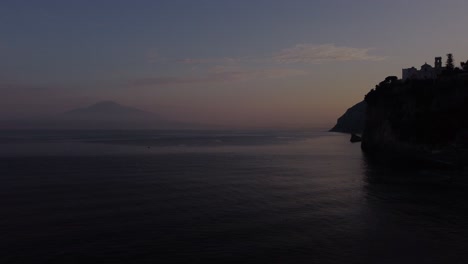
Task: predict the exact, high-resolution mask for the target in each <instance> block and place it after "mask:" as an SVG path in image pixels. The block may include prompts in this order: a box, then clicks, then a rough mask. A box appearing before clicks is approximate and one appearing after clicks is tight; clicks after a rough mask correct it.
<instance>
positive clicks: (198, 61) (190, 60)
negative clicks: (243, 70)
mask: <svg viewBox="0 0 468 264" xmlns="http://www.w3.org/2000/svg"><path fill="white" fill-rule="evenodd" d="M241 60H242V59H241V58H231V57H223V58H185V59H179V60H176V62H178V63H182V64H209V63H223V64H230V63H236V62H240V61H241Z"/></svg>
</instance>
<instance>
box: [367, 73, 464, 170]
mask: <svg viewBox="0 0 468 264" xmlns="http://www.w3.org/2000/svg"><path fill="white" fill-rule="evenodd" d="M364 101H365V102H366V103H367V111H366V115H365V119H366V121H365V127H364V132H363V137H362V143H361V147H362V149H363V150H364V151H365V152H367V153H373V154H385V155H391V156H399V157H412V158H418V159H419V158H420V159H437V160H447V161H450V162H452V161H454V160H456V159H459V158H460V157H461V156H460V153H462V152H464V150H465V149H466V148H467V147H468V76H467V73H459V74H451V75H445V76H441V77H439V78H437V79H434V80H407V81H405V82H403V81H401V80H398V79H397V78H396V77H387V78H386V79H385V80H384V81H383V82H381V83H380V84H379V85H377V86H376V87H375V89H372V90H371V91H370V92H369V93H368V94H367V95H366V96H365V100H364Z"/></svg>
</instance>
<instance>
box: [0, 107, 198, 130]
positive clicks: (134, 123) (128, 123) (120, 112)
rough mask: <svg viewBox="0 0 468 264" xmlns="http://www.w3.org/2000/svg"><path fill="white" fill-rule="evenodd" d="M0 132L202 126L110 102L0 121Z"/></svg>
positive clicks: (188, 127)
mask: <svg viewBox="0 0 468 264" xmlns="http://www.w3.org/2000/svg"><path fill="white" fill-rule="evenodd" d="M0 128H3V129H201V128H207V127H206V126H205V127H204V126H202V125H198V124H189V123H182V122H177V121H172V120H167V119H164V118H161V117H159V116H158V115H156V114H154V113H151V112H147V111H143V110H140V109H137V108H133V107H129V106H124V105H121V104H118V103H116V102H113V101H102V102H98V103H95V104H93V105H90V106H87V107H83V108H77V109H73V110H70V111H67V112H64V113H61V114H58V115H55V116H48V117H43V118H34V119H21V120H9V121H3V122H0Z"/></svg>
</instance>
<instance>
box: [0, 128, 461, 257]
mask: <svg viewBox="0 0 468 264" xmlns="http://www.w3.org/2000/svg"><path fill="white" fill-rule="evenodd" d="M348 140H349V138H348V136H346V135H342V134H334V133H331V134H330V133H325V132H321V131H306V132H275V131H262V132H258V131H257V132H246V131H244V132H227V131H221V132H220V131H218V132H210V133H206V132H205V133H200V132H194V131H192V132H187V131H185V132H183V131H172V132H162V131H99V132H98V131H61V132H60V131H42V132H37V131H36V132H18V131H10V132H6V131H4V132H1V133H0V145H1V148H0V175H1V180H2V184H1V185H0V195H1V201H2V210H3V212H2V215H3V217H2V219H1V221H0V233H1V234H2V240H1V242H0V244H1V247H2V251H3V253H2V254H1V256H0V262H2V263H85V262H89V263H90V262H101V263H157V262H159V263H160V262H162V263H164V262H174V261H183V262H200V263H203V262H206V261H209V260H211V261H217V262H219V263H221V262H230V261H234V262H255V263H265V262H272V263H463V262H466V261H467V260H468V256H467V254H466V250H465V248H464V247H463V245H466V242H467V241H466V239H467V237H468V236H467V235H468V234H467V231H466V230H468V229H467V228H466V227H467V226H466V221H465V219H466V212H467V209H468V208H467V207H468V206H467V205H466V203H464V202H463V201H465V200H466V198H467V193H468V192H466V191H467V185H466V184H465V183H464V182H463V181H461V180H460V179H458V178H457V179H456V182H455V184H447V183H441V182H437V181H430V182H420V183H418V184H408V183H401V182H398V181H388V179H390V178H394V177H396V176H398V172H392V171H390V172H389V171H388V170H385V171H384V170H382V169H381V168H380V167H379V166H377V165H375V164H372V163H369V162H368V161H367V159H366V158H365V157H364V156H363V154H362V153H361V150H360V147H359V145H356V144H350V143H349V141H348ZM410 173H411V172H410ZM414 173H415V174H417V173H423V172H414ZM385 175H387V176H389V177H388V178H386V177H384V176H385Z"/></svg>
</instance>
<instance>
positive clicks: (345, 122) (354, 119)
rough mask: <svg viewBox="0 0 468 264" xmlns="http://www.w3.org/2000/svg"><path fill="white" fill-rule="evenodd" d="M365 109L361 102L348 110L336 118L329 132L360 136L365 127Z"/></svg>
mask: <svg viewBox="0 0 468 264" xmlns="http://www.w3.org/2000/svg"><path fill="white" fill-rule="evenodd" d="M366 107H367V105H366V102H364V101H362V102H360V103H357V104H355V105H354V106H353V107H351V108H349V109H348V110H347V111H346V112H345V113H344V114H343V115H342V116H341V117H340V118H338V120H337V122H336V125H335V126H334V127H333V128H332V129H330V132H342V133H355V134H361V133H362V131H363V130H364V125H365V116H366Z"/></svg>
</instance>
